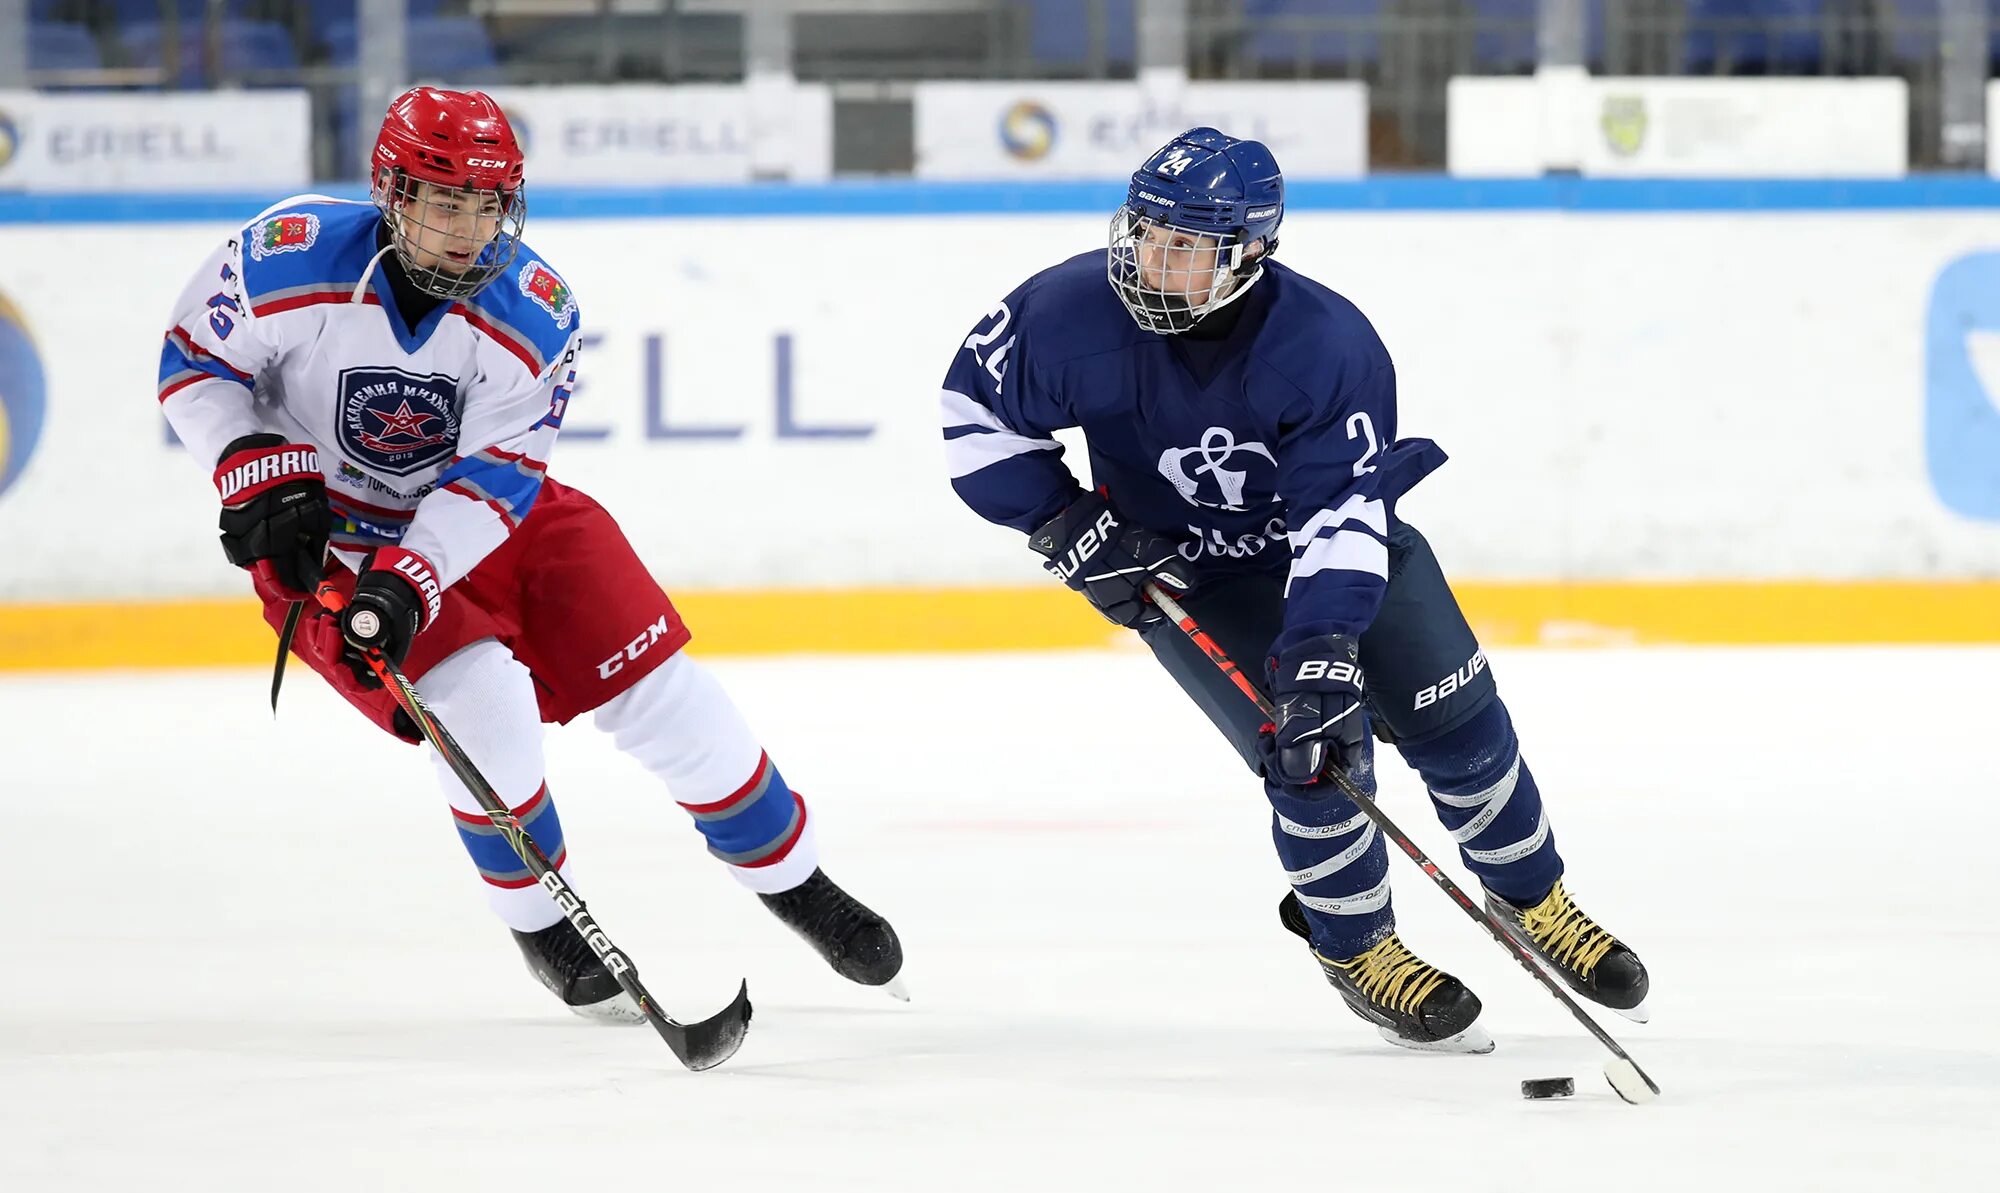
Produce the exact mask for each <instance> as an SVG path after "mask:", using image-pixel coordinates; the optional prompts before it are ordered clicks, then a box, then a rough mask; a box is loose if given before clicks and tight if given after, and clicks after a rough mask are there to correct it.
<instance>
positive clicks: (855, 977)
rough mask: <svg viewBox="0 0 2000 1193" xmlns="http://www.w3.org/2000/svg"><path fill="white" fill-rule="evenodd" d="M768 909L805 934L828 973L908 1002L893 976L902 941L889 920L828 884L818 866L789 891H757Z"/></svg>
mask: <svg viewBox="0 0 2000 1193" xmlns="http://www.w3.org/2000/svg"><path fill="white" fill-rule="evenodd" d="M757 897H758V898H759V899H762V900H763V901H764V906H766V907H768V908H770V909H771V914H772V915H775V916H777V917H778V918H779V919H781V920H783V921H784V922H785V926H786V927H788V928H790V929H791V930H792V931H794V932H796V933H798V934H799V935H800V936H803V937H805V938H806V943H807V944H810V945H812V947H813V948H814V949H815V950H816V951H818V953H819V955H820V956H821V957H824V958H825V959H826V963H827V964H828V965H831V966H833V972H835V973H837V974H839V975H840V976H841V977H843V978H846V979H847V980H848V981H850V982H857V983H859V984H861V985H863V986H881V987H883V989H884V990H886V991H887V992H888V993H889V994H890V995H891V996H893V997H895V998H898V999H901V1000H902V1001H904V1002H908V1001H910V996H909V993H908V992H907V991H906V990H904V988H903V983H902V982H901V981H900V980H899V979H898V975H899V974H901V973H902V971H903V942H902V941H900V940H897V939H896V930H895V929H894V928H891V927H890V926H889V921H888V920H885V919H883V918H882V917H881V916H879V915H876V914H875V913H874V912H872V911H870V910H868V909H867V908H866V907H863V906H862V905H861V903H860V902H859V901H858V900H856V899H855V898H854V896H852V895H850V894H848V893H847V892H846V891H843V890H841V889H840V888H839V887H838V886H835V885H834V882H833V879H831V878H828V877H827V876H826V871H824V870H814V871H813V872H812V877H811V878H808V879H806V880H805V881H804V882H802V883H800V884H799V885H797V886H795V887H793V888H792V889H791V890H789V891H780V892H778V893H777V894H775V895H758V896H757Z"/></svg>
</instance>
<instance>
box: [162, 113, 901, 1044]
mask: <svg viewBox="0 0 2000 1193" xmlns="http://www.w3.org/2000/svg"><path fill="white" fill-rule="evenodd" d="M373 163H374V177H373V179H372V197H373V202H370V203H354V202H341V201H337V200H333V199H327V198H323V197H320V196H315V195H305V196H300V197H297V198H293V199H288V200H286V201H285V202H283V203H280V204H278V205H277V206H275V207H272V208H271V209H269V210H267V211H265V212H264V213H263V214H261V215H259V216H258V217H257V218H256V219H254V220H252V221H250V222H249V223H248V224H247V225H245V226H244V227H242V228H241V229H240V230H239V231H237V232H235V233H233V234H232V235H231V236H230V237H229V238H228V240H227V241H226V242H225V243H224V244H223V245H221V246H220V247H219V248H218V249H217V250H216V251H215V252H214V253H213V254H211V255H210V257H209V259H208V261H207V262H206V263H205V264H203V265H202V267H201V268H200V269H199V270H198V271H197V272H196V273H195V275H194V278H193V280H192V281H191V282H190V283H189V284H188V287H187V289H186V290H185V291H184V292H183V293H182V295H181V298H180V301H179V302H178V304H177V305H176V307H175V311H174V316H173V325H172V326H171V328H170V329H169V330H168V332H167V335H166V343H165V345H164V347H163V348H162V351H161V355H160V384H159V399H160V404H161V409H162V411H163V412H164V413H165V414H166V417H167V419H168V421H169V422H171V423H172V425H173V428H174V430H175V431H176V432H177V433H178V435H179V437H180V439H181V441H182V442H183V443H184V444H186V445H187V447H188V450H189V451H190V452H191V453H192V454H193V455H194V457H195V459H196V461H197V462H199V463H200V464H201V466H202V467H203V468H212V469H213V470H214V480H215V485H216V489H217V491H218V492H219V494H220V496H221V503H222V514H221V526H222V545H223V549H224V551H225V552H226V553H227V555H228V557H229V561H230V562H231V563H233V564H235V565H237V566H238V567H241V568H244V569H246V570H248V571H250V572H251V573H252V583H253V584H254V586H255V588H256V591H257V593H258V595H259V596H260V597H261V598H262V599H263V602H264V609H265V617H266V619H267V620H269V621H270V622H271V624H272V625H273V626H274V627H277V626H280V625H281V624H282V623H283V621H284V619H285V615H286V612H287V610H288V609H289V608H291V607H292V605H293V604H294V603H296V602H303V601H308V598H309V594H310V593H311V592H312V590H313V587H314V585H315V584H316V582H318V581H319V580H320V579H321V578H322V574H323V573H324V575H325V577H326V578H327V579H330V580H331V581H333V582H334V584H335V585H336V586H337V587H338V588H339V589H340V590H341V591H342V592H344V593H346V594H347V595H348V597H349V603H348V605H347V607H346V609H345V610H344V611H343V612H342V613H340V614H338V615H335V614H331V613H328V612H326V611H325V610H323V609H318V606H317V605H316V604H311V605H308V606H307V607H311V608H314V609H316V610H317V612H316V613H315V614H314V616H312V617H311V618H308V619H307V620H306V621H305V622H304V623H303V624H302V625H301V627H300V629H299V632H298V634H297V636H296V637H295V638H294V640H293V642H292V650H293V653H294V654H296V655H297V656H298V657H299V658H301V659H302V660H304V661H305V662H306V663H307V664H309V665H310V666H311V667H312V668H313V669H314V670H315V671H317V672H318V673H319V674H320V675H322V676H323V677H325V678H326V679H327V681H328V682H329V683H331V684H332V685H333V686H334V687H335V688H336V689H337V690H338V691H339V692H340V693H341V694H342V695H343V696H345V697H346V698H347V699H348V701H349V702H351V703H352V704H353V705H355V707H357V708H359V709H360V710H361V711H362V712H363V713H364V714H366V715H367V716H368V717H369V718H370V719H372V720H373V721H375V723H376V724H377V725H379V726H380V727H381V728H383V729H386V730H388V731H389V732H391V733H394V734H396V735H397V736H399V737H402V738H403V739H405V740H407V741H412V742H415V741H417V740H418V737H417V734H416V732H415V727H414V726H413V725H412V724H411V723H410V722H409V721H408V719H407V718H405V717H404V716H403V713H402V712H401V710H400V709H399V708H397V707H396V704H395V702H394V701H393V700H392V699H391V698H390V697H389V695H388V693H387V692H385V691H384V690H383V689H382V687H381V684H380V681H379V680H377V679H376V678H375V677H374V674H373V672H372V671H371V670H370V668H369V667H368V666H366V664H365V662H364V661H363V656H362V654H361V652H362V651H364V650H375V651H380V652H381V653H382V654H384V655H386V656H388V658H390V659H391V660H393V661H394V662H396V663H399V664H400V665H401V666H402V668H403V670H404V672H405V673H406V674H407V675H409V676H410V677H411V678H412V679H413V680H415V681H416V683H417V684H418V686H419V688H420V689H421V690H422V692H423V695H424V697H425V700H426V701H427V703H429V704H430V705H431V707H432V708H434V709H435V710H436V712H437V713H438V716H439V718H440V720H441V721H442V722H443V723H444V724H445V725H447V726H448V727H449V728H450V730H451V732H452V734H453V735H454V736H455V737H456V738H457V739H458V741H459V742H460V744H461V745H463V746H464V748H465V750H466V753H467V754H468V755H469V756H470V757H471V759H472V761H473V763H474V765H476V766H477V767H478V768H479V770H480V771H481V772H482V773H483V774H484V775H485V776H486V778H487V779H488V780H489V781H490V782H491V783H492V784H493V787H494V790H495V791H496V792H497V793H498V794H499V796H500V797H501V798H502V799H504V800H505V801H506V802H507V804H508V806H509V807H511V808H512V809H513V810H514V814H515V815H516V816H518V817H519V818H520V820H521V823H522V824H523V825H524V826H526V827H527V829H528V830H529V832H530V833H531V834H532V835H533V836H534V838H535V840H536V842H537V843H538V844H539V845H540V846H541V847H542V849H543V851H544V852H545V853H547V854H548V856H549V858H550V860H551V861H552V862H553V863H554V864H555V865H556V867H557V869H558V870H559V871H560V872H561V873H562V874H563V876H564V878H565V879H567V878H568V877H569V860H568V859H569V853H568V847H567V842H566V841H565V840H564V836H563V828H562V823H561V821H560V820H558V819H557V816H556V806H555V801H554V799H553V797H552V796H551V795H550V793H549V787H548V785H547V784H546V782H545V781H544V778H543V765H542V724H543V722H545V721H546V722H554V723H564V722H567V721H569V720H570V719H572V718H574V717H578V716H581V715H583V714H585V713H590V714H592V715H593V718H594V720H595V722H596V724H597V727H598V728H599V729H602V730H604V731H605V732H607V733H609V734H611V735H612V737H613V740H614V741H615V742H616V743H617V745H618V747H619V749H621V750H623V751H625V752H626V753H627V754H629V755H631V756H632V757H633V758H634V759H635V760H637V761H638V762H639V764H640V765H641V766H643V767H644V768H645V769H646V770H647V771H649V772H651V773H652V775H653V776H654V777H656V778H658V779H659V780H661V781H662V782H663V783H664V784H665V785H666V787H667V788H668V790H669V791H670V792H671V794H672V796H673V798H674V799H675V800H677V801H678V802H679V803H680V805H681V806H682V807H683V808H685V809H686V810H687V811H688V813H689V814H690V815H691V816H692V817H693V819H694V822H695V827H696V828H697V829H699V830H700V832H701V834H702V835H703V836H704V837H705V838H706V839H707V843H708V848H709V851H710V852H711V853H712V854H713V855H714V856H715V857H717V858H718V859H720V860H721V861H722V862H723V863H725V864H726V865H727V866H728V867H729V869H730V870H731V872H732V873H733V874H734V875H735V877H736V878H737V879H738V880H739V881H740V882H741V883H742V884H743V885H744V886H746V887H747V888H749V889H750V890H751V891H754V892H756V893H757V894H758V895H759V896H760V897H761V898H762V899H763V901H764V902H765V903H766V904H767V905H768V906H769V907H770V908H771V910H772V911H773V912H775V913H776V914H777V916H778V918H779V919H780V920H782V921H783V922H785V923H786V924H787V925H789V926H790V927H791V928H793V929H794V930H795V931H797V932H799V933H800V934H801V935H802V936H804V937H805V938H806V939H807V940H808V941H809V942H811V943H812V945H813V946H814V947H815V948H816V949H817V950H818V951H819V952H820V954H821V956H823V957H824V958H825V959H826V960H827V961H828V963H829V964H830V965H832V967H833V968H834V970H835V971H837V972H838V973H840V974H841V975H842V976H844V977H846V978H848V979H850V980H852V981H855V982H859V983H862V984H864V985H888V984H891V983H892V982H893V981H894V979H895V978H896V976H897V973H898V971H899V970H900V968H901V966H902V947H901V945H900V944H899V943H898V941H897V939H896V934H895V932H894V931H893V930H892V929H891V928H890V926H889V924H888V922H887V921H885V920H884V919H883V918H882V917H881V916H879V915H876V914H875V913H874V912H872V911H870V910H869V909H868V908H866V907H864V906H862V905H861V904H860V903H858V902H856V901H855V900H854V899H853V898H852V897H851V896H849V895H848V894H847V893H846V892H845V891H843V890H841V889H840V887H838V886H836V885H834V883H833V882H832V880H831V879H829V878H828V877H827V876H826V875H825V873H824V872H822V871H821V870H820V868H819V862H818V849H817V847H816V845H815V844H814V832H813V827H814V826H813V821H812V819H811V817H810V816H809V815H808V811H807V807H806V803H805V800H804V799H803V798H802V797H800V796H799V795H798V793H796V792H795V791H793V790H792V789H791V788H790V787H789V786H788V785H787V784H786V782H785V779H784V777H783V776H782V775H781V774H780V773H779V771H778V768H777V767H776V766H775V765H774V764H773V763H772V761H771V759H770V758H769V757H768V756H767V755H766V754H765V753H764V751H763V750H762V749H761V748H760V746H759V745H758V741H757V738H756V736H755V735H754V734H752V732H751V731H750V728H749V726H747V725H746V724H745V723H744V721H743V718H742V716H741V715H739V714H738V713H737V711H736V709H735V707H734V706H733V705H732V704H731V703H730V700H729V697H728V695H727V693H725V692H724V691H723V690H722V688H721V686H720V685H719V684H718V683H717V682H716V680H715V678H714V677H713V676H711V675H710V674H709V673H708V672H707V671H706V670H704V669H703V668H702V667H701V666H700V665H699V664H698V663H696V662H695V661H694V660H693V659H691V658H689V657H688V656H687V655H685V654H684V653H682V650H681V648H682V646H684V645H685V644H686V643H687V641H688V638H689V635H688V631H687V629H686V627H684V626H683V625H682V624H681V620H680V615H679V614H678V613H677V612H676V611H675V609H674V606H673V603H672V602H671V601H670V600H668V599H667V596H666V594H665V593H663V592H662V591H661V589H660V586H659V584H658V583H657V582H656V581H654V579H653V578H652V576H651V575H650V574H649V573H648V571H647V570H646V568H645V565H643V564H642V563H641V562H640V561H639V559H638V557H637V556H636V555H635V554H634V553H633V551H632V548H631V545H630V544H629V543H627V542H626V540H625V536H624V534H623V533H622V532H621V531H620V530H619V528H618V525H617V523H616V522H614V521H612V519H611V516H610V515H609V514H607V513H606V512H605V511H604V509H603V507H601V506H599V505H598V504H597V503H596V502H594V501H592V500H591V499H590V498H589V497H587V496H585V495H584V494H583V493H581V492H579V491H577V490H576V489H573V488H570V487H568V486H565V485H563V484H562V483H561V482H560V481H557V480H556V479H554V478H553V477H550V476H548V475H547V469H548V458H549V452H550V448H552V447H553V446H554V443H555V439H556V435H557V432H558V430H559V429H560V428H561V426H562V422H563V416H564V413H565V411H566V409H567V407H568V404H569V400H570V393H571V391H572V389H573V388H574V386H575V384H576V368H577V363H576V357H577V352H578V347H579V343H580V338H581V326H582V324H581V318H582V317H581V315H580V313H579V310H578V306H577V302H576V298H575V296H574V295H573V294H572V293H571V292H570V289H569V286H568V284H567V283H566V282H564V281H563V279H562V277H561V275H559V274H557V273H556V272H555V271H554V270H553V269H552V268H550V266H549V265H548V263H547V262H545V261H544V260H542V258H540V257H539V256H537V255H536V254H535V253H534V252H533V251H532V250H530V249H529V248H528V247H527V245H526V244H525V243H524V242H523V241H522V240H521V229H522V223H523V221H524V218H525V213H526V195H525V191H524V188H523V185H522V153H521V148H520V145H519V144H518V143H517V141H516V140H515V137H514V133H513V130H512V129H511V128H510V127H509V125H508V122H507V118H506V116H505V114H504V113H502V112H501V110H500V109H499V107H498V106H497V105H496V104H495V103H494V102H493V101H492V100H491V99H490V98H488V97H487V96H485V95H482V94H480V93H478V92H455V91H443V90H438V89H434V88H429V87H419V88H414V89H412V90H410V91H408V92H406V93H405V94H403V95H402V96H401V97H399V98H398V99H397V100H396V101H395V103H394V104H392V105H391V107H390V109H389V113H388V116H387V118H386V119H385V120H384V122H383V124H382V130H381V134H380V136H379V138H378V139H377V141H376V145H375V150H374V158H373ZM329 546H331V548H332V555H331V559H330V561H327V562H324V563H323V560H324V559H326V556H327V551H328V548H329ZM434 761H436V763H437V772H438V778H439V781H440V782H441V783H442V785H443V787H444V792H445V797H446V799H447V800H449V801H450V805H451V809H450V810H451V813H452V819H453V821H454V822H455V824H456V826H457V829H458V833H459V835H460V837H461V839H462V840H463V842H464V845H465V848H466V851H467V852H468V853H469V854H470V855H471V857H472V863H473V865H474V867H475V868H476V869H477V871H478V873H479V876H480V878H481V879H482V880H484V882H485V883H486V888H487V895H488V899H489V902H490V903H491V905H492V907H493V910H494V911H495V912H496V913H498V915H499V916H500V918H501V919H502V920H503V921H504V922H505V923H506V924H507V925H508V927H509V928H511V929H512V930H513V933H514V937H515V939H516V941H517V943H518V944H519V945H520V948H521V951H522V953H523V955H524V956H525V958H526V960H527V962H528V967H529V969H530V970H531V971H532V972H533V973H534V974H535V976H536V977H537V978H539V979H540V980H541V981H542V982H543V984H545V985H547V986H548V987H549V988H550V989H551V990H553V991H554V992H555V993H556V994H557V995H558V996H559V997H561V998H562V1000H563V1001H564V1002H565V1003H566V1004H568V1005H569V1006H570V1007H571V1008H572V1009H574V1010H576V1011H577V1012H578V1013H579V1014H583V1015H586V1016H589V1017H592V1018H599V1019H613V1020H616V1019H623V1020H629V1021H631V1022H641V1021H642V1017H641V1015H640V1013H639V1009H638V1007H637V1006H635V1005H633V1003H632V1001H631V999H630V998H628V997H627V996H626V995H625V994H624V993H623V991H622V990H621V989H620V987H619V985H618V983H617V981H616V979H614V978H613V977H612V976H611V974H610V972H609V971H608V970H607V969H606V968H605V967H604V965H603V963H602V962H600V961H599V960H598V959H597V957H596V955H595V954H594V953H593V952H592V951H591V949H590V948H589V946H588V945H586V944H585V943H584V940H583V938H582V936H580V935H579V934H578V933H577V931H576V929H575V928H573V927H571V926H570V924H569V921H567V920H566V919H563V918H562V915H561V913H560V911H559V910H558V909H557V907H556V905H555V903H554V901H553V900H551V899H550V898H549V896H548V894H547V892H545V891H544V890H542V889H541V887H540V885H539V884H538V883H536V881H535V880H534V878H533V876H532V875H530V874H529V873H528V870H527V868H526V867H525V866H523V865H522V863H521V861H520V859H519V858H518V857H517V856H516V855H515V853H514V851H513V849H512V848H511V847H510V846H509V845H508V844H507V842H506V840H505V839H504V838H503V837H502V836H501V835H500V834H499V832H498V830H496V829H495V828H494V827H493V825H492V823H491V821H489V820H488V819H487V817H486V815H485V814H484V813H483V812H482V811H481V810H480V808H479V805H478V804H477V802H476V801H474V799H473V798H472V796H471V795H470V794H469V793H468V792H467V791H466V790H465V788H464V786H463V785H462V784H461V783H460V782H459V780H458V779H457V777H456V776H455V775H453V773H452V772H451V770H450V768H449V767H448V766H446V765H445V764H444V761H443V759H442V758H437V759H434ZM891 989H892V991H894V990H895V989H896V987H894V986H893V985H892V986H891Z"/></svg>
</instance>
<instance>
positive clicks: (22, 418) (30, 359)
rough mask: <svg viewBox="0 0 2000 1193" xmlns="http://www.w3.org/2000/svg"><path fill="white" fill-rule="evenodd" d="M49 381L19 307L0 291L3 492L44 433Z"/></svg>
mask: <svg viewBox="0 0 2000 1193" xmlns="http://www.w3.org/2000/svg"><path fill="white" fill-rule="evenodd" d="M46 395H47V382H46V379H45V377H44V376H43V373H42V359H41V355H40V354H39V353H38V352H37V351H36V350H35V341H34V337H33V336H31V335H30V334H29V332H28V323H27V320H26V319H25V318H23V317H22V315H21V311H20V308H18V307H16V306H15V305H14V304H13V303H11V302H9V301H8V300H7V296H6V295H5V294H0V496H4V495H5V494H6V492H7V489H8V488H9V487H10V486H11V485H13V483H14V482H15V481H16V480H19V479H20V477H21V473H22V472H23V471H24V470H25V469H26V468H27V466H28V457H29V456H31V455H33V454H34V451H35V443H36V442H37V441H38V440H39V439H40V438H41V437H42V411H43V406H44V404H45V401H46Z"/></svg>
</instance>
